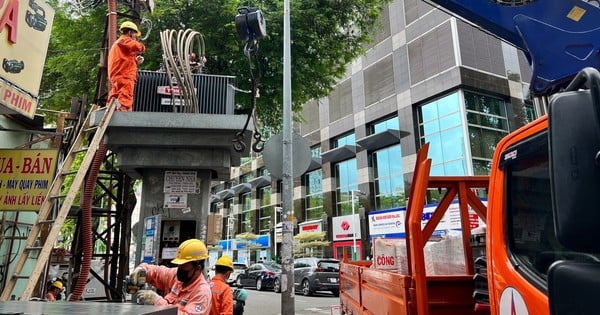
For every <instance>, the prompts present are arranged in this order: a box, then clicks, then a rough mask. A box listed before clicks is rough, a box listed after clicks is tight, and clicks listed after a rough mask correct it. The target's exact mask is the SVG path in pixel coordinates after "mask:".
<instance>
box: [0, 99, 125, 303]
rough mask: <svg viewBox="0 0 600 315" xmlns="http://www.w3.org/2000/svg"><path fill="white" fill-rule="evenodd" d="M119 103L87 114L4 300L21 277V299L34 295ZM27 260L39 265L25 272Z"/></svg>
mask: <svg viewBox="0 0 600 315" xmlns="http://www.w3.org/2000/svg"><path fill="white" fill-rule="evenodd" d="M116 105H117V100H116V99H115V100H114V101H113V102H112V103H111V104H110V105H109V106H107V107H105V108H101V109H97V108H96V107H94V108H92V110H90V112H89V114H88V115H87V117H86V118H85V121H84V123H83V127H82V128H81V130H80V131H79V133H78V134H77V138H76V139H75V141H74V142H73V146H72V147H71V149H70V150H69V153H68V154H67V155H66V158H65V160H64V161H63V164H62V166H61V167H60V170H59V171H58V172H57V174H56V176H55V177H54V181H53V182H52V185H51V186H50V189H49V191H48V195H47V196H46V198H45V200H44V202H43V203H42V205H41V206H40V210H39V213H38V218H37V219H36V221H35V223H34V224H33V226H32V228H31V232H30V234H29V236H28V238H27V242H26V245H25V248H24V249H23V252H22V253H21V254H20V255H19V258H18V260H16V263H15V266H14V271H13V274H12V276H11V277H10V279H8V282H7V283H6V287H5V288H4V291H2V295H0V301H8V300H9V298H10V297H11V294H12V293H13V290H14V288H15V285H16V283H17V281H18V280H27V285H26V286H25V289H24V290H23V293H22V294H21V298H20V300H21V301H27V300H29V298H30V297H31V293H32V292H33V290H34V288H35V286H36V283H37V282H38V280H39V277H40V275H41V274H42V272H43V271H44V269H45V265H46V264H47V263H48V261H49V260H50V259H49V258H50V253H51V251H52V248H53V247H54V243H55V242H56V240H57V238H58V234H59V232H60V229H61V228H62V226H63V224H64V222H65V219H66V218H67V215H68V214H69V211H70V210H71V206H72V205H73V201H74V199H75V197H76V196H77V193H78V192H79V191H80V188H81V186H82V184H83V180H84V178H85V175H86V174H87V172H88V170H89V168H90V167H91V165H92V161H93V159H94V156H95V154H96V151H97V150H98V147H99V146H100V143H101V141H102V139H103V137H104V133H105V131H106V128H107V127H108V124H109V122H110V119H111V118H112V115H113V113H114V111H115V108H116ZM101 111H104V115H103V117H102V120H101V121H100V122H99V123H98V125H97V126H94V127H90V120H91V116H92V114H93V113H94V112H97V113H100V112H101ZM92 133H93V134H94V136H93V138H92V140H91V141H90V142H89V145H88V146H87V147H86V146H85V143H86V140H87V139H88V137H87V136H88V135H91V134H92ZM83 153H85V156H84V157H83V160H82V162H81V165H80V166H79V167H78V168H77V169H71V166H72V165H73V162H74V161H75V158H76V157H77V155H78V154H83ZM69 175H75V177H74V179H73V182H72V184H71V187H70V188H69V191H68V192H67V193H66V194H61V190H62V185H63V183H64V181H65V178H66V177H67V176H69ZM56 200H62V204H61V207H60V210H58V212H57V213H56V217H54V218H52V213H53V211H52V209H53V204H54V203H55V201H56ZM48 225H51V228H50V232H49V233H48V236H47V237H46V240H45V242H44V244H39V236H40V232H41V231H42V228H43V227H46V226H48ZM36 243H37V244H36ZM27 261H31V262H33V261H35V267H34V268H33V270H32V271H31V274H29V275H28V274H22V272H23V269H24V267H25V264H26V263H27Z"/></svg>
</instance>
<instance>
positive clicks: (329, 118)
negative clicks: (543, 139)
mask: <svg viewBox="0 0 600 315" xmlns="http://www.w3.org/2000/svg"><path fill="white" fill-rule="evenodd" d="M374 39H375V40H374V42H373V43H370V44H368V45H367V46H366V48H367V51H366V54H365V55H364V56H362V57H360V58H358V59H357V60H355V61H354V62H353V63H352V64H350V65H348V73H347V74H346V76H345V77H344V78H343V79H342V80H340V81H339V83H338V84H337V85H336V86H335V87H334V89H333V91H332V93H331V94H330V95H329V96H328V97H325V98H323V99H320V100H314V101H311V102H309V103H307V104H305V106H304V108H303V111H302V115H303V118H304V122H303V123H301V124H300V125H299V126H296V130H297V131H298V132H299V133H300V134H301V135H302V136H304V137H305V138H306V139H307V140H308V142H309V143H310V145H311V147H320V150H321V152H327V151H330V150H332V149H334V148H335V147H334V144H333V140H334V139H336V138H338V137H340V136H343V135H346V134H348V133H354V135H355V139H357V140H360V139H363V138H365V137H367V136H369V135H370V133H369V130H368V128H369V126H370V125H372V123H373V122H376V121H378V120H381V119H382V118H386V117H397V119H398V122H399V126H400V130H401V131H402V132H405V133H407V135H405V136H404V137H402V138H401V139H400V140H399V143H400V147H401V152H402V156H398V157H397V158H398V163H402V167H403V173H404V174H403V177H404V178H403V181H404V188H405V190H406V191H405V192H406V194H407V195H408V191H409V189H410V181H411V179H412V170H413V168H414V159H415V154H416V152H417V150H418V148H419V146H420V141H419V137H420V135H419V121H418V114H417V113H418V109H419V107H420V106H422V105H424V104H427V103H429V102H431V101H433V100H435V99H437V98H440V97H443V96H445V95H448V94H451V93H456V92H457V91H462V90H468V91H472V92H475V93H481V94H482V95H488V96H491V97H494V98H498V99H502V100H504V101H505V102H506V103H507V104H508V105H509V106H507V117H508V120H509V126H510V130H511V131H512V130H514V129H516V128H517V127H518V126H520V125H522V124H523V123H525V122H526V121H525V120H524V119H523V117H521V115H520V111H522V106H523V104H524V98H525V97H526V91H527V88H528V86H527V82H526V81H527V80H528V78H529V77H530V75H531V70H530V69H529V66H528V65H527V63H526V60H525V59H524V57H523V54H522V53H520V52H518V51H517V50H516V49H514V48H513V47H512V46H510V45H507V44H505V43H502V42H501V41H500V40H499V39H497V38H496V37H494V36H491V35H489V34H487V33H484V32H482V31H480V30H478V29H476V28H474V27H473V26H471V25H469V24H466V23H464V22H462V21H460V20H458V19H456V18H452V17H450V16H449V15H448V14H446V13H444V12H442V11H439V10H435V9H433V7H432V6H430V5H428V4H426V3H425V2H423V1H421V0H405V1H400V0H399V1H394V2H393V3H392V4H390V5H389V6H388V7H387V8H386V9H385V10H384V11H383V17H382V18H381V20H380V24H379V26H378V29H377V32H376V35H375V36H374ZM461 95H462V94H461ZM464 111H465V110H464V108H463V109H462V110H461V112H463V113H464ZM466 128H467V127H466V125H465V130H466ZM465 132H466V131H465ZM467 147H468V146H467ZM355 158H356V165H357V170H356V171H357V178H358V182H357V183H356V184H357V189H359V190H361V191H363V192H365V193H366V196H364V197H360V198H358V199H360V202H359V205H357V206H359V207H363V208H364V209H365V212H366V213H367V214H368V212H370V211H373V210H381V209H376V208H375V202H374V197H373V196H374V195H375V194H376V191H375V190H376V189H377V187H375V185H374V183H373V180H374V173H375V170H374V167H373V162H372V161H371V158H372V154H371V152H369V151H368V150H366V149H363V148H361V147H360V146H357V147H356V153H355ZM467 158H468V157H467ZM336 162H337V161H334V162H331V161H326V160H322V161H321V163H322V165H321V169H322V190H323V210H324V213H325V214H326V217H327V218H326V222H324V226H325V227H327V236H328V238H329V240H330V241H333V239H332V237H331V235H332V227H331V224H332V218H333V217H336V216H338V215H340V213H339V211H338V209H336V203H337V202H338V201H339V200H337V199H339V198H340V197H342V196H339V195H337V194H336V187H337V184H336V178H335V172H334V168H335V163H336ZM260 166H261V165H255V167H253V168H254V170H253V171H254V172H255V171H256V169H257V168H258V167H260ZM251 172H252V171H251ZM232 174H234V175H235V176H233V177H232V180H233V181H238V180H239V176H241V175H242V174H240V173H239V172H238V171H234V172H232ZM276 184H277V182H276V181H273V182H272V185H273V187H275V185H276ZM303 185H306V182H305V181H304V180H303V179H302V178H298V179H296V181H295V187H296V189H295V194H294V212H295V216H296V218H297V219H298V222H299V223H301V222H303V221H304V220H305V212H304V209H305V208H306V205H305V204H304V195H305V192H306V190H305V189H304V188H302V187H303ZM253 196H254V197H253V198H255V196H256V195H253ZM280 197H281V196H280V191H279V190H278V189H275V188H274V189H273V195H272V197H271V200H272V203H273V204H280V203H281V198H280ZM363 229H364V225H363ZM361 242H362V243H363V245H364V248H365V249H364V252H363V254H364V255H367V254H370V250H369V241H368V231H366V230H363V231H362V240H361ZM332 254H333V249H332V248H329V249H327V250H326V251H325V255H332Z"/></svg>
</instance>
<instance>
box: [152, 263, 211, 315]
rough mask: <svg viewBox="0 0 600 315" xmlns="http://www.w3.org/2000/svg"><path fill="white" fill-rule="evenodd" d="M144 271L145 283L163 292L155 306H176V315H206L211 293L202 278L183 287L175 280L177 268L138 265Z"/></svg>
mask: <svg viewBox="0 0 600 315" xmlns="http://www.w3.org/2000/svg"><path fill="white" fill-rule="evenodd" d="M140 267H142V268H144V269H145V270H146V282H147V283H148V284H151V285H153V286H155V287H156V288H157V289H159V290H161V291H163V292H164V293H165V296H164V298H163V299H157V300H156V302H154V305H156V306H162V305H177V307H178V308H179V310H178V312H177V314H178V315H208V314H209V312H210V305H211V293H210V287H209V286H208V283H207V282H206V280H205V279H204V276H202V275H199V276H198V278H196V280H194V281H193V282H192V283H190V284H188V285H187V286H185V287H183V286H182V283H181V281H179V280H177V268H168V267H165V266H155V265H148V264H145V263H142V264H140Z"/></svg>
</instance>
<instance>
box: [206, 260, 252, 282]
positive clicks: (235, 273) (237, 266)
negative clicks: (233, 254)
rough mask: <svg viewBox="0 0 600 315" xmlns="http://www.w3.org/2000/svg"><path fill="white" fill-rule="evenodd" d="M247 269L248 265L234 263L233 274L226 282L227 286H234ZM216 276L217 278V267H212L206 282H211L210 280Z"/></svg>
mask: <svg viewBox="0 0 600 315" xmlns="http://www.w3.org/2000/svg"><path fill="white" fill-rule="evenodd" d="M246 269H248V266H246V264H244V263H237V262H234V263H233V272H232V273H231V274H230V275H229V278H228V279H227V280H225V282H227V284H229V285H232V284H234V283H235V280H236V279H237V276H238V275H239V274H240V273H243V272H244V270H246ZM214 276H215V266H212V267H210V268H209V270H208V275H207V277H206V280H207V281H210V279H212V278H213V277H214Z"/></svg>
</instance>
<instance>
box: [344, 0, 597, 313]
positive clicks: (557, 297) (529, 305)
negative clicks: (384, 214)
mask: <svg viewBox="0 0 600 315" xmlns="http://www.w3.org/2000/svg"><path fill="white" fill-rule="evenodd" d="M431 1H432V2H435V4H436V5H439V6H440V8H442V9H445V10H447V11H449V12H450V13H452V14H456V15H457V16H459V17H460V18H463V19H465V20H467V21H469V22H470V23H472V24H475V25H476V26H478V27H480V28H482V29H484V30H486V31H488V32H490V33H492V34H494V35H496V36H498V37H500V38H502V39H503V40H505V41H507V42H509V43H511V44H513V45H515V46H516V47H517V48H520V49H522V50H523V51H524V52H525V55H526V56H527V58H528V60H529V61H530V64H531V66H532V69H533V77H532V79H531V91H532V93H533V95H537V96H541V97H546V98H547V100H548V101H549V102H548V107H547V111H548V114H547V115H545V116H543V117H541V118H539V119H537V120H535V121H533V122H531V123H530V124H528V125H526V126H524V127H522V128H520V129H518V130H516V131H514V132H512V133H511V134H509V135H508V136H506V137H505V138H504V139H502V140H501V141H500V142H499V143H498V144H497V146H496V151H495V154H494V157H493V162H492V167H491V173H490V176H489V178H488V177H481V176H464V177H459V176H455V177H437V176H429V171H430V167H431V161H430V160H429V159H427V145H425V146H424V147H423V148H421V150H420V151H419V152H418V154H417V164H416V167H415V171H414V175H413V182H412V187H411V192H410V199H409V203H408V207H407V212H406V218H405V229H406V265H407V266H406V267H407V268H406V272H404V273H400V272H397V271H389V270H382V269H376V268H371V262H368V261H348V259H347V258H344V260H343V261H342V262H341V264H340V277H339V278H340V309H341V312H342V314H377V315H380V314H398V315H403V314H411V315H414V314H418V315H430V314H431V315H441V314H448V315H450V314H452V315H462V314H493V315H540V314H553V315H565V314H578V315H581V314H600V307H599V306H597V298H598V293H599V292H600V259H599V257H600V255H598V254H599V253H600V209H598V206H597V202H596V201H595V197H596V196H598V194H599V193H600V74H599V72H598V70H597V69H599V68H600V49H599V47H600V27H598V21H600V9H599V7H600V6H599V5H598V2H597V1H575V0H527V1H523V0H516V1H509V0H503V1H500V0H495V1H492V0H486V1H464V0H431ZM481 188H486V189H487V195H488V200H487V207H486V206H484V205H483V203H482V202H481V201H480V199H479V197H478V195H477V194H476V193H475V191H476V190H477V189H481ZM428 190H434V191H444V192H445V195H444V197H443V199H441V202H440V203H439V205H438V206H437V208H436V210H435V212H434V213H433V214H432V215H431V217H430V219H429V221H428V222H426V223H423V222H422V219H423V208H424V203H425V200H426V196H427V194H428ZM456 199H457V200H458V204H459V206H460V207H459V208H460V213H461V219H460V221H461V226H462V228H461V231H462V233H461V237H462V245H463V249H464V250H463V253H464V254H463V256H464V268H463V269H464V271H463V272H462V273H461V274H452V275H444V274H435V275H432V274H428V273H427V271H426V267H425V265H426V263H427V259H426V255H425V254H424V252H425V249H426V248H427V243H428V242H430V238H431V236H432V233H433V231H434V230H435V228H436V225H437V224H438V222H440V220H441V219H442V217H443V216H444V213H445V212H446V209H447V208H448V206H449V205H450V204H451V202H453V201H454V202H456ZM469 208H470V209H472V210H473V211H475V212H476V213H477V214H478V215H479V216H480V218H482V219H483V220H484V221H485V224H486V229H485V234H484V235H471V231H470V226H469V219H468V211H469ZM482 244H485V252H484V255H480V254H483V253H482V252H481V251H479V254H476V255H474V254H473V252H474V250H473V249H475V252H478V251H477V250H476V249H477V247H478V246H481V245H482ZM472 245H476V248H473V247H472ZM473 256H475V257H473ZM376 258H377V257H376V254H375V257H374V259H376Z"/></svg>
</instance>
